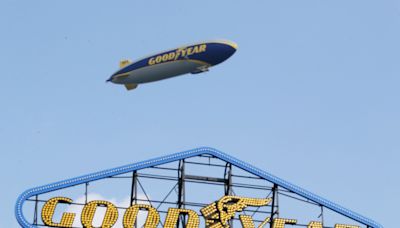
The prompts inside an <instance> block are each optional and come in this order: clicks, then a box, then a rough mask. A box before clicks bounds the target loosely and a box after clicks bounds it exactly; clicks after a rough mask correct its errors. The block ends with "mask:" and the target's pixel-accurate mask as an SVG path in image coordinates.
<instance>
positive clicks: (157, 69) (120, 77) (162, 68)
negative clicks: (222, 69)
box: [107, 40, 237, 90]
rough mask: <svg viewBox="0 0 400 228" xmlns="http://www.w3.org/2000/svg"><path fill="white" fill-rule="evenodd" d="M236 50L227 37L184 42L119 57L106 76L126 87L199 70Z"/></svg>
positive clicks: (216, 63) (234, 44)
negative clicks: (140, 54)
mask: <svg viewBox="0 0 400 228" xmlns="http://www.w3.org/2000/svg"><path fill="white" fill-rule="evenodd" d="M236 50H237V44H236V43H234V42H232V41H228V40H215V41H207V42H200V43H196V44H192V45H185V46H182V47H178V48H175V49H171V50H168V51H164V52H160V53H157V54H154V55H150V56H147V57H144V58H141V59H139V60H137V61H133V62H131V61H129V60H122V61H121V62H120V69H119V70H118V71H117V72H115V73H114V74H112V75H111V77H110V78H109V79H108V80H107V81H108V82H113V83H115V84H121V85H124V86H125V87H126V89H127V90H132V89H135V88H136V87H137V86H138V85H139V84H143V83H149V82H155V81H159V80H163V79H167V78H172V77H176V76H179V75H184V74H189V73H190V74H199V73H203V72H206V71H208V70H209V68H210V67H212V66H215V65H218V64H220V63H222V62H224V61H225V60H227V59H228V58H229V57H231V56H232V55H233V54H234V53H235V52H236Z"/></svg>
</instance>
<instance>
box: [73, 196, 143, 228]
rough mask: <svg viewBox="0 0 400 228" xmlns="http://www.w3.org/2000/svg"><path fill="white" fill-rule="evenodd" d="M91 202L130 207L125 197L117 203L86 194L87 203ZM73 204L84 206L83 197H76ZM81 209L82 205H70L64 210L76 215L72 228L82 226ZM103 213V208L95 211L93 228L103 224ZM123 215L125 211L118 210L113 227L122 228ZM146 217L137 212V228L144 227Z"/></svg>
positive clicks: (115, 200) (113, 199) (116, 201)
mask: <svg viewBox="0 0 400 228" xmlns="http://www.w3.org/2000/svg"><path fill="white" fill-rule="evenodd" d="M138 198H142V197H141V196H139V197H138ZM142 199H143V198H142ZM92 200H105V201H108V202H110V203H112V204H114V205H115V206H117V207H125V208H127V207H129V205H130V197H126V198H124V199H122V200H121V201H119V200H117V199H115V198H111V199H108V198H105V197H104V196H102V195H100V194H97V193H91V194H88V202H90V201H92ZM73 202H75V203H82V204H84V203H85V196H81V197H78V198H77V199H76V200H74V201H73ZM82 209H83V205H70V206H68V208H67V210H66V212H71V213H75V214H76V216H75V221H74V224H73V226H74V227H82V224H81V213H82ZM104 213H105V208H98V209H97V210H96V213H95V214H94V218H93V226H95V227H100V226H101V224H102V222H103V217H104ZM124 213H125V209H118V220H117V222H116V223H115V225H114V226H113V227H115V228H123V226H122V220H123V217H124ZM146 217H147V213H146V212H139V215H138V217H137V222H138V223H137V224H138V227H142V226H143V225H144V222H145V221H146Z"/></svg>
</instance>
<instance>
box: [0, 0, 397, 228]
mask: <svg viewBox="0 0 400 228" xmlns="http://www.w3.org/2000/svg"><path fill="white" fill-rule="evenodd" d="M0 29H1V33H0V41H1V42H0V53H1V54H0V63H1V74H2V77H1V79H2V80H1V83H0V104H1V114H0V116H1V118H0V153H1V161H2V165H1V168H0V171H1V173H0V178H1V180H2V184H1V186H2V187H1V190H0V192H1V202H2V203H1V207H0V214H1V219H0V227H7V228H8V227H17V223H16V220H15V218H14V203H15V200H16V198H17V196H18V195H19V194H20V193H21V192H22V191H24V190H26V189H28V188H30V187H34V186H38V185H42V184H47V183H50V182H53V181H57V180H61V179H65V178H69V177H74V176H78V175H81V174H86V173H90V172H93V171H98V170H103V169H106V168H112V167H115V166H119V165H124V164H129V163H133V162H137V161H140V160H144V159H148V158H153V157H156V156H160V155H164V154H168V153H172V152H177V151H181V150H186V149H191V148H194V147H198V146H211V147H215V148H217V149H220V150H222V151H224V152H226V153H230V154H232V155H234V156H236V157H238V158H240V159H243V160H246V161H248V162H250V163H252V164H254V165H255V166H257V167H260V168H262V169H265V170H267V171H270V172H271V173H273V174H275V175H277V176H280V177H282V178H284V179H286V180H289V181H291V182H293V183H295V184H297V185H299V186H302V187H304V188H306V189H308V190H310V191H312V192H315V193H318V194H320V195H322V196H324V197H326V198H328V199H330V200H333V201H336V202H338V203H339V204H342V205H344V206H346V207H348V208H350V209H352V210H354V211H357V212H359V213H361V214H363V215H365V216H368V217H371V218H373V219H375V220H377V221H378V222H380V223H382V224H383V225H384V226H385V227H397V226H398V222H397V217H398V211H399V210H398V205H399V204H400V196H399V195H400V190H399V189H400V166H399V163H400V155H399V154H400V153H399V152H400V90H399V85H400V79H399V76H400V64H399V63H400V1H398V0H384V1H383V0H379V1H378V0H375V1H371V0H350V1H349V0H335V1H333V0H327V1H321V0H302V1H299V0H290V1H289V0H288V1H240V2H239V1H234V2H232V1H213V0H207V1H42V0H39V1H16V0H3V1H1V2H0ZM215 38H225V39H229V40H232V41H235V42H236V43H238V45H239V50H238V51H237V53H236V54H235V55H234V56H233V57H232V58H231V59H229V60H228V61H227V62H225V63H223V64H221V65H219V66H216V67H215V68H213V69H211V71H210V72H208V73H205V74H200V75H187V76H183V77H178V78H173V79H170V80H165V81H161V82H157V83H152V84H146V85H141V86H139V87H138V89H137V90H134V91H131V92H127V91H125V89H124V88H123V87H121V86H117V85H114V84H111V83H108V84H106V83H105V82H104V81H105V80H106V79H107V78H108V77H109V76H110V74H111V73H113V72H114V71H115V70H116V69H117V68H118V62H119V60H120V59H123V58H131V59H136V58H139V57H142V56H144V55H147V54H149V53H154V52H157V51H161V50H165V49H168V48H174V47H176V46H179V45H181V44H187V43H192V42H197V41H202V40H209V39H215Z"/></svg>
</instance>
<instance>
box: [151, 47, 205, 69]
mask: <svg viewBox="0 0 400 228" xmlns="http://www.w3.org/2000/svg"><path fill="white" fill-rule="evenodd" d="M206 48H207V44H201V45H196V46H193V47H188V48H179V49H176V50H175V51H173V52H169V53H165V54H162V55H157V56H155V57H151V58H150V59H149V61H148V64H149V65H154V64H158V63H163V62H168V61H171V60H178V58H179V57H185V56H189V55H193V54H197V53H202V52H205V51H206Z"/></svg>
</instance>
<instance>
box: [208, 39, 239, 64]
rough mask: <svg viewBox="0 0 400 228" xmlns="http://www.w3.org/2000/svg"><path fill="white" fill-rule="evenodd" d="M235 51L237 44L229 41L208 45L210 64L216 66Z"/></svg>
mask: <svg viewBox="0 0 400 228" xmlns="http://www.w3.org/2000/svg"><path fill="white" fill-rule="evenodd" d="M236 50H237V44H236V43H234V42H231V41H220V42H217V43H211V44H210V45H209V49H208V51H209V52H208V53H209V54H210V63H211V64H212V65H217V64H219V63H222V62H224V61H225V60H227V59H228V58H229V57H231V56H232V55H233V54H234V53H235V52H236Z"/></svg>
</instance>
